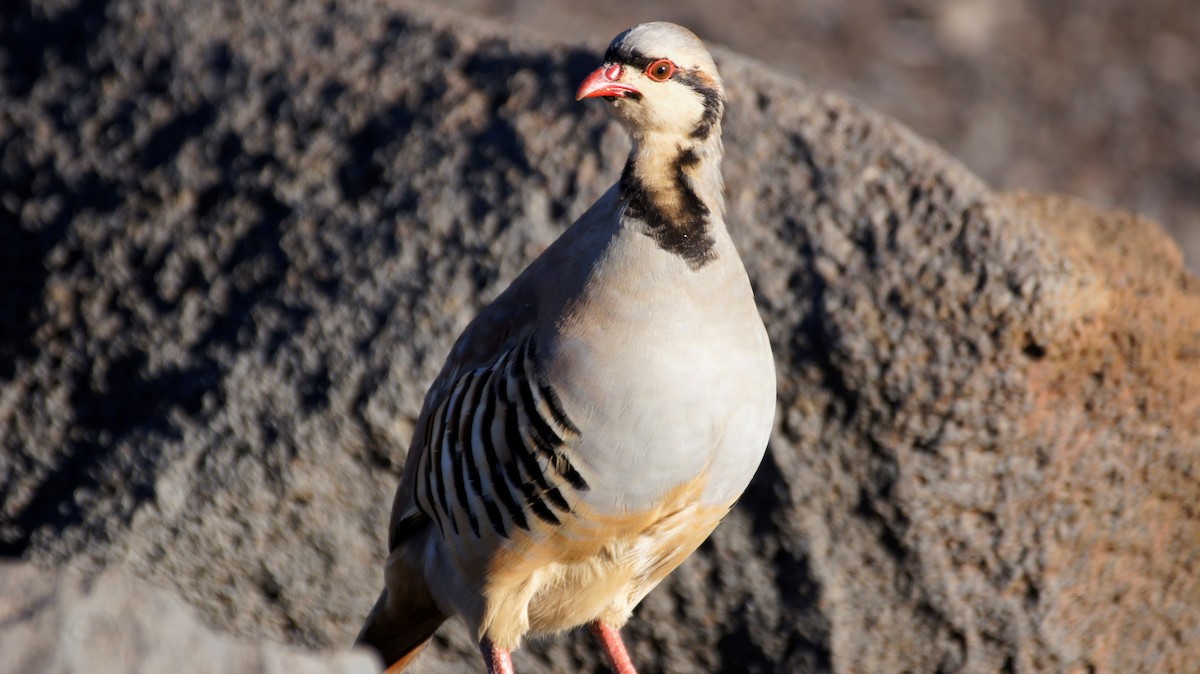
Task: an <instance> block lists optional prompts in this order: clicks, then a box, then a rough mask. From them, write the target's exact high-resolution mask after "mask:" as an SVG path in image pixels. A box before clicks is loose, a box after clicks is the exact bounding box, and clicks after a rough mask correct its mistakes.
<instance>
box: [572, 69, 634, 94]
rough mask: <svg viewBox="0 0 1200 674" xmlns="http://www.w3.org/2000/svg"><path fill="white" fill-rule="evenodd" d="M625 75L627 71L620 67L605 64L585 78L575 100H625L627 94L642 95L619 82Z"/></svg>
mask: <svg viewBox="0 0 1200 674" xmlns="http://www.w3.org/2000/svg"><path fill="white" fill-rule="evenodd" d="M623 74H625V69H624V68H622V67H621V66H620V65H617V64H615V63H605V64H604V65H602V66H600V67H599V68H596V70H595V71H594V72H593V73H592V74H591V75H588V76H587V77H585V78H584V80H583V82H582V83H581V84H580V85H579V90H578V91H576V92H575V100H577V101H582V100H583V99H585V98H598V97H604V98H625V96H626V94H637V93H641V92H639V91H638V90H637V89H634V88H633V87H631V86H629V85H628V84H622V83H620V82H618V81H617V80H619V79H621V75H623Z"/></svg>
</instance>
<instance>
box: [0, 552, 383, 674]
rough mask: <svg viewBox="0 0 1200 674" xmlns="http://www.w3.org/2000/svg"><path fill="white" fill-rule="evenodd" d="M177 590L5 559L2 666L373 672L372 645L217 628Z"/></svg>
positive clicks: (251, 673) (192, 672)
mask: <svg viewBox="0 0 1200 674" xmlns="http://www.w3.org/2000/svg"><path fill="white" fill-rule="evenodd" d="M193 613H194V611H192V610H191V609H190V608H189V607H187V606H184V604H183V603H182V602H181V601H179V598H178V597H176V596H174V595H172V594H171V593H169V592H167V591H165V590H160V589H157V588H151V587H147V586H146V585H145V583H142V582H139V581H137V580H135V579H133V578H129V577H127V576H124V575H122V574H121V573H117V572H113V571H109V572H107V573H105V574H103V575H101V576H99V577H97V578H94V579H91V580H87V581H84V580H83V579H81V578H80V577H79V574H75V573H58V572H52V571H44V570H41V569H38V568H36V567H34V566H32V565H30V564H0V653H4V658H3V661H2V662H0V671H4V672H12V673H13V674H17V672H26V673H29V672H37V673H38V674H109V673H111V674H133V673H134V672H147V673H148V672H178V673H179V674H212V673H213V672H222V673H224V674H260V673H261V674H276V673H278V674H284V673H285V672H286V673H287V674H371V673H372V672H378V671H379V662H378V658H376V657H375V656H374V654H371V653H368V652H366V651H365V650H364V651H357V652H351V653H334V654H329V655H324V656H322V655H317V654H312V653H304V652H302V651H299V650H297V649H294V648H289V647H286V646H280V645H278V644H271V643H261V644H256V645H251V644H249V643H242V642H239V641H237V640H235V639H233V638H231V637H229V636H227V635H222V634H216V633H214V632H213V631H212V629H210V628H208V627H206V626H205V625H203V624H202V623H201V622H200V621H199V619H197V618H196V616H195V615H193Z"/></svg>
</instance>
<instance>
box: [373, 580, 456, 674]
mask: <svg viewBox="0 0 1200 674" xmlns="http://www.w3.org/2000/svg"><path fill="white" fill-rule="evenodd" d="M388 592H389V590H386V589H385V590H384V591H383V592H382V593H381V594H380V595H379V600H378V601H376V602H375V608H373V609H371V613H370V615H368V616H367V622H366V624H365V625H363V628H362V631H361V632H359V633H358V639H357V641H356V642H355V643H356V644H359V645H363V646H367V647H369V648H373V649H375V651H376V652H378V653H379V655H380V657H382V658H383V665H384V667H385V668H386V669H387V674H396V673H398V672H402V671H404V669H405V668H406V667H408V666H409V665H410V664H412V661H413V659H414V658H416V657H417V654H419V653H420V652H421V649H422V648H424V647H425V644H427V643H429V639H430V638H432V637H433V633H434V632H435V631H437V628H438V627H439V626H441V624H442V623H443V622H445V621H446V616H445V615H443V614H442V612H441V611H440V610H438V608H437V606H436V605H435V604H434V603H433V601H432V600H429V601H420V600H418V601H411V599H412V598H397V597H390V596H389V595H388ZM397 599H400V600H399V601H397ZM405 599H409V601H405Z"/></svg>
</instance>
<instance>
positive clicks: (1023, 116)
mask: <svg viewBox="0 0 1200 674" xmlns="http://www.w3.org/2000/svg"><path fill="white" fill-rule="evenodd" d="M428 4H430V5H438V6H442V7H454V8H456V9H460V10H462V11H466V12H472V13H475V14H479V15H483V16H490V17H495V18H498V19H501V20H503V21H505V22H506V23H508V24H510V25H515V26H520V27H522V28H524V29H528V30H535V31H538V32H541V33H544V34H547V35H552V36H558V37H560V38H568V39H571V40H576V41H579V42H584V43H587V44H601V43H603V42H604V41H605V38H602V37H597V36H599V35H614V34H616V33H617V32H619V31H621V30H623V29H624V28H626V27H628V26H629V25H631V24H634V23H639V22H641V21H654V20H660V19H662V20H669V21H675V22H676V23H682V24H684V25H687V26H690V27H692V28H693V29H694V30H695V32H696V33H697V34H699V35H701V36H702V37H704V38H705V39H706V40H710V41H714V42H718V43H720V44H723V45H726V46H728V47H730V48H732V49H734V50H736V51H738V52H740V53H742V54H746V55H747V56H751V57H754V58H756V59H759V60H761V61H762V62H763V64H764V65H765V66H766V67H768V68H771V69H773V70H777V71H779V72H783V73H787V74H789V75H794V76H797V77H801V78H803V79H805V80H807V81H809V82H812V83H813V84H817V85H819V86H823V87H828V88H832V89H836V90H838V91H841V92H845V93H848V94H850V95H852V96H854V97H856V98H858V99H860V100H862V101H864V102H866V103H867V104H869V105H871V106H872V107H874V108H876V109H878V110H881V111H883V112H885V113H887V114H889V115H891V116H893V117H895V118H896V119H898V120H899V121H901V122H903V123H904V124H907V125H909V126H911V127H912V128H913V129H915V130H916V131H917V132H918V133H920V134H921V135H923V136H925V137H926V138H929V139H930V140H933V141H934V142H936V143H938V144H939V145H941V146H942V147H943V148H945V149H946V151H947V152H949V153H950V154H951V155H953V156H954V157H956V158H958V159H959V160H960V161H962V162H963V163H965V164H966V165H967V167H968V168H970V169H971V170H973V171H975V172H976V173H978V174H979V175H980V176H981V177H983V178H984V179H985V180H987V181H988V182H989V183H991V184H992V185H995V186H997V187H1001V188H1007V189H1035V190H1053V191H1056V192H1065V193H1068V194H1074V195H1078V196H1080V197H1083V198H1084V199H1086V200H1088V201H1090V202H1092V203H1094V204H1097V205H1100V206H1119V207H1122V208H1125V209H1128V210H1132V211H1136V212H1138V213H1141V214H1143V215H1146V216H1148V217H1150V218H1152V219H1154V220H1157V221H1158V222H1160V223H1161V224H1162V225H1163V226H1164V227H1166V228H1167V230H1168V231H1170V232H1171V234H1172V235H1173V236H1174V237H1175V238H1176V240H1177V241H1179V242H1180V244H1181V245H1182V247H1183V249H1184V254H1185V257H1186V259H1187V260H1188V262H1189V265H1190V266H1191V268H1192V269H1193V270H1195V269H1200V3H1197V2H1195V1H1194V0H1149V1H1142V0H1003V1H1000V2H997V1H994V0H858V1H855V2H840V1H839V0H796V1H794V2H786V1H783V0H747V1H745V2H736V3H735V2H722V3H698V2H687V1H686V0H666V1H663V2H641V1H639V0H606V1H604V2H583V3H574V2H564V1H563V0H438V1H437V2H432V1H430V2H428Z"/></svg>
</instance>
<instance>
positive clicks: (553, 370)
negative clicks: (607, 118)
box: [359, 23, 775, 674]
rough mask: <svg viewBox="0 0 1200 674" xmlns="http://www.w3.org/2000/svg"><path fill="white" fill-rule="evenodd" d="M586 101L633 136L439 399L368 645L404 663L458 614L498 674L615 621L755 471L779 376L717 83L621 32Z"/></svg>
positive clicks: (457, 359)
mask: <svg viewBox="0 0 1200 674" xmlns="http://www.w3.org/2000/svg"><path fill="white" fill-rule="evenodd" d="M576 98H577V99H584V98H603V99H605V100H606V101H608V102H609V104H610V105H611V108H612V110H613V112H614V113H615V114H616V117H617V119H618V120H620V122H621V123H622V124H623V125H624V127H625V128H626V130H627V131H628V132H629V134H630V135H631V136H632V138H633V149H632V151H631V152H630V154H629V161H628V163H627V164H626V166H625V170H624V172H623V173H622V174H621V179H620V182H618V183H617V184H616V185H614V186H613V187H612V188H611V189H609V190H608V192H606V193H605V194H604V196H602V197H600V199H599V201H597V202H596V203H595V204H594V205H593V206H592V207H591V208H590V209H589V210H588V211H587V212H586V213H584V215H583V216H582V217H581V218H579V220H578V221H577V222H576V223H575V224H574V225H572V226H571V227H570V228H569V229H567V231H566V232H565V233H563V235H562V236H561V237H560V238H559V239H558V240H557V241H556V242H554V243H553V244H552V245H551V246H550V247H549V248H547V249H546V251H545V252H544V253H542V255H541V256H540V257H539V258H537V259H536V260H534V262H533V263H532V264H530V265H529V268H528V269H526V270H525V271H524V273H522V274H521V275H520V276H519V277H518V278H517V279H516V280H515V281H513V283H512V285H511V286H509V287H508V289H507V290H505V291H504V293H503V294H501V295H500V296H499V297H498V298H496V300H495V301H494V302H492V304H491V305H490V306H488V307H487V308H486V309H484V310H483V311H482V312H481V313H480V314H479V316H477V317H476V318H475V320H474V321H472V322H471V324H470V325H469V326H468V327H467V329H466V330H465V331H464V332H463V334H462V336H461V337H459V339H458V342H457V343H456V344H455V345H454V348H453V350H452V351H451V352H450V355H449V357H448V358H447V359H446V364H445V366H444V367H443V368H442V371H441V374H440V375H438V377H437V379H436V380H435V381H434V382H433V385H432V386H431V387H430V389H429V392H428V394H427V395H426V397H425V403H424V407H423V409H422V411H421V415H420V417H419V419H418V421H417V425H416V429H415V432H414V436H413V441H412V445H411V448H410V450H409V453H408V459H407V462H406V464H405V466H404V473H403V477H402V478H401V481H400V486H399V488H398V490H397V492H396V498H395V503H394V505H393V510H392V519H391V526H390V529H389V549H390V550H391V554H390V556H389V557H388V559H387V563H386V567H385V589H384V590H383V593H382V594H381V595H380V597H379V600H378V602H377V603H376V604H375V607H374V609H373V610H372V611H371V614H370V616H369V617H368V618H367V622H366V625H365V626H364V627H363V630H362V633H361V634H360V635H359V641H360V643H363V644H366V645H369V646H371V647H373V648H375V649H376V650H377V651H378V652H379V653H380V654H381V655H382V656H383V658H384V660H385V662H386V664H388V665H391V666H392V669H391V670H389V671H399V670H400V669H403V667H404V666H405V665H406V664H407V663H409V662H410V661H411V660H412V658H413V657H414V656H415V655H416V653H417V652H418V651H419V650H420V649H421V647H422V646H423V645H424V644H425V643H426V642H427V641H428V640H429V639H430V637H431V636H432V635H433V633H434V631H435V630H436V629H437V628H438V626H439V625H441V624H442V622H443V621H445V620H446V619H447V618H448V617H450V616H459V617H460V618H461V619H463V620H464V621H465V622H466V624H467V625H468V627H469V629H470V630H471V633H472V634H473V635H475V636H476V637H477V638H478V639H479V644H480V648H481V650H482V652H483V656H484V660H485V662H486V664H487V667H488V671H489V672H491V673H492V674H500V673H502V672H512V659H511V651H512V650H513V649H515V648H517V646H518V645H519V644H520V642H521V639H522V637H524V636H525V635H527V634H546V633H551V632H557V631H560V630H565V629H569V628H573V627H577V626H580V625H590V626H591V627H592V629H593V630H594V631H595V632H596V634H597V635H598V636H599V638H600V641H601V643H602V645H603V647H604V649H605V653H606V655H607V657H608V660H609V663H610V665H612V667H613V669H614V670H616V671H618V672H624V673H630V672H633V671H634V670H633V666H632V665H631V664H630V660H629V656H628V654H627V653H626V651H625V647H624V645H623V644H622V642H621V638H620V635H619V633H618V631H617V630H618V629H619V628H620V627H621V626H622V625H623V624H624V623H625V621H626V620H627V619H628V618H629V616H630V613H631V612H632V610H633V608H634V607H635V606H636V605H637V604H638V602H639V601H641V599H642V597H644V596H645V595H646V593H647V592H649V591H650V590H651V589H652V588H653V587H654V586H655V585H657V584H658V583H659V582H660V581H661V580H662V579H663V578H664V577H665V576H666V575H667V574H668V573H670V572H671V571H672V570H673V569H675V567H677V566H678V565H679V564H680V563H681V562H683V560H684V559H685V558H686V557H687V556H688V555H689V554H691V553H692V551H693V550H695V549H696V547H697V546H699V545H700V543H701V542H703V541H704V539H705V538H707V537H708V535H709V533H711V532H712V530H713V528H714V527H716V526H717V523H718V522H720V520H721V518H722V517H724V515H725V514H726V513H727V512H728V511H729V508H730V507H731V506H732V505H733V503H734V501H736V500H737V499H738V497H739V496H740V495H741V494H742V492H743V491H744V490H745V488H746V485H747V484H748V483H749V482H750V478H751V477H752V476H753V474H754V472H755V470H756V469H757V468H758V465H759V462H760V461H761V459H762V456H763V452H764V450H765V448H766V444H767V438H768V436H769V434H770V429H771V424H772V418H773V416H774V411H775V369H774V363H773V360H772V357H771V348H770V345H769V343H768V341H767V334H766V331H765V330H764V328H763V323H762V319H761V318H760V317H759V314H758V310H757V308H756V307H755V304H754V297H753V295H752V293H751V289H750V283H749V280H748V279H747V278H746V271H745V269H744V267H743V266H742V261H741V259H740V258H739V257H738V253H737V250H735V249H734V246H733V242H732V241H731V240H730V238H729V233H728V232H727V231H726V229H725V223H724V221H723V219H722V214H723V212H724V208H725V204H724V195H723V184H722V179H721V166H720V162H721V152H722V150H721V117H722V113H723V108H724V104H725V95H724V90H723V87H722V84H721V80H720V77H719V76H718V74H717V69H716V66H715V65H714V64H713V61H712V57H711V56H709V54H708V51H707V50H706V49H705V48H704V45H703V43H702V42H701V41H700V40H699V39H698V38H697V37H696V36H695V35H693V34H692V33H691V32H689V31H688V30H686V29H684V28H682V27H680V26H676V25H673V24H669V23H647V24H642V25H639V26H636V27H634V28H631V29H629V30H627V31H625V32H624V33H621V34H620V35H618V36H617V37H616V39H614V40H613V42H612V44H611V45H610V46H609V48H608V51H607V52H606V53H605V55H604V63H603V64H602V65H601V66H600V67H599V68H598V69H596V71H595V72H593V73H592V74H591V75H589V76H588V77H587V79H585V80H584V81H583V83H582V84H581V85H580V87H579V91H578V93H577V95H576Z"/></svg>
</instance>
